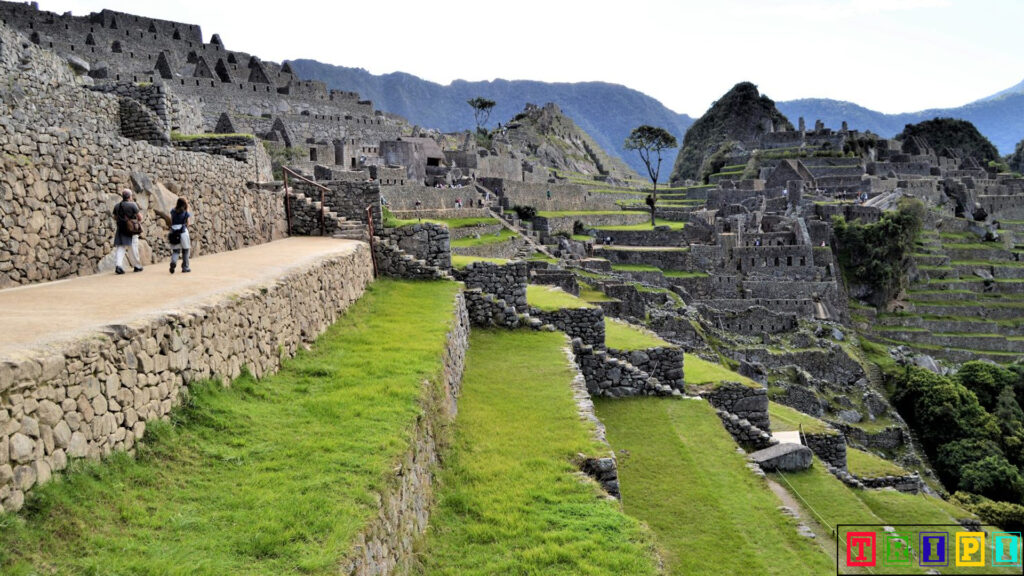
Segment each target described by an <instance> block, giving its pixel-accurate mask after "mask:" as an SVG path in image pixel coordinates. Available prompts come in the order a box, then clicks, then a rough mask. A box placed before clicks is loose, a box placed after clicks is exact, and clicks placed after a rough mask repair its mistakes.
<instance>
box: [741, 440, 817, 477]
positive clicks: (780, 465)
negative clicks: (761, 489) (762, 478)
mask: <svg viewBox="0 0 1024 576" xmlns="http://www.w3.org/2000/svg"><path fill="white" fill-rule="evenodd" d="M812 456H813V453H812V452H811V449H810V448H808V447H806V446H801V445H800V444H789V443H787V444H776V445H775V446H769V447H768V448H765V449H763V450H758V451H757V452H754V453H753V454H751V455H750V459H751V460H752V461H754V463H756V464H757V465H758V466H760V467H761V469H762V470H764V471H765V472H771V471H774V470H780V471H783V472H794V471H798V470H806V469H808V468H810V467H811V461H812V460H813V458H812Z"/></svg>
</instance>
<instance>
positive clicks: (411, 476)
mask: <svg viewBox="0 0 1024 576" xmlns="http://www.w3.org/2000/svg"><path fill="white" fill-rule="evenodd" d="M469 330H470V327H469V316H468V315H467V312H466V304H465V300H464V299H463V297H462V295H461V294H458V295H456V306H455V318H453V320H452V324H451V328H450V330H449V331H448V336H447V343H446V346H445V354H444V360H443V370H442V374H441V378H440V381H438V382H429V381H427V382H424V390H423V395H422V396H421V399H420V403H421V405H422V407H423V413H424V417H422V418H420V419H419V420H418V421H417V423H416V428H415V430H414V431H413V434H412V439H411V445H410V447H409V451H408V452H407V453H406V454H405V456H404V457H403V458H402V459H401V461H400V462H398V463H396V465H395V467H394V468H393V470H394V482H392V483H389V485H390V486H391V488H390V490H388V491H387V492H385V493H384V494H381V495H380V502H381V504H380V511H379V512H378V514H377V517H376V518H374V519H373V520H372V521H371V522H370V525H369V526H368V527H367V528H365V529H364V530H363V531H362V532H361V533H360V534H359V535H358V536H357V538H356V542H355V543H354V544H353V547H352V552H351V553H350V554H349V556H348V558H346V559H345V560H344V561H343V562H342V563H341V573H342V574H350V575H358V576H369V575H382V574H394V573H397V574H410V573H411V572H412V568H413V562H414V559H415V557H416V555H415V553H414V551H413V546H414V544H415V542H416V541H417V539H418V538H419V537H420V536H422V535H423V533H424V532H425V531H426V528H427V521H428V520H429V518H430V509H431V506H432V504H433V502H434V486H433V484H434V482H433V480H434V478H433V472H434V470H435V469H436V467H437V464H438V452H439V451H440V449H441V448H443V446H444V445H445V444H446V443H447V441H448V439H447V437H446V436H445V431H446V429H447V425H448V424H450V423H451V421H452V420H453V419H454V418H455V414H456V412H457V410H458V397H459V392H460V390H461V387H462V371H463V368H464V367H465V364H466V351H467V350H468V348H469Z"/></svg>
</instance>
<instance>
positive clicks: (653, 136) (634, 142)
mask: <svg viewBox="0 0 1024 576" xmlns="http://www.w3.org/2000/svg"><path fill="white" fill-rule="evenodd" d="M624 146H625V148H626V150H636V151H637V152H639V153H640V159H641V160H643V161H644V166H646V167H647V175H648V176H650V177H651V184H653V185H654V189H653V190H652V191H651V195H650V196H648V197H647V204H648V205H649V206H650V207H651V226H652V227H653V226H654V207H655V205H656V204H657V203H658V174H659V173H660V172H661V152H662V151H663V150H671V149H672V148H676V147H678V146H679V143H678V142H676V137H675V136H673V135H672V134H670V133H669V132H668V130H665V129H664V128H658V127H657V126H648V125H647V124H644V125H643V126H640V127H639V128H634V129H633V131H632V132H630V133H629V138H626V143H625V145H624ZM652 155H653V156H654V157H655V158H656V159H657V161H656V162H654V163H653V164H652V159H651V156H652Z"/></svg>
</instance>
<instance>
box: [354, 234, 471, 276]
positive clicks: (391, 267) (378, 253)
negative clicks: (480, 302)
mask: <svg viewBox="0 0 1024 576" xmlns="http://www.w3.org/2000/svg"><path fill="white" fill-rule="evenodd" d="M373 251H374V256H375V257H376V259H377V266H378V269H379V271H380V273H381V274H383V275H385V276H394V277H397V278H407V279H411V280H452V281H454V280H455V278H454V277H452V275H451V274H450V273H449V272H448V271H447V270H442V269H441V268H438V267H437V266H432V265H430V264H427V262H426V261H425V260H422V259H420V258H416V257H415V256H413V255H412V254H409V253H408V252H406V251H405V250H402V249H401V248H400V247H399V246H398V244H397V243H396V242H395V241H393V240H391V239H389V238H381V237H379V236H378V237H375V238H374V241H373Z"/></svg>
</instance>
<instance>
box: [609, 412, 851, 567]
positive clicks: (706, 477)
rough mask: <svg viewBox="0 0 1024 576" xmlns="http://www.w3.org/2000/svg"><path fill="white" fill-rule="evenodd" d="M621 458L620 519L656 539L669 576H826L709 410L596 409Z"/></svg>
mask: <svg viewBox="0 0 1024 576" xmlns="http://www.w3.org/2000/svg"><path fill="white" fill-rule="evenodd" d="M595 403H596V405H597V415H598V417H599V418H600V419H601V420H602V421H603V422H604V423H605V426H606V427H607V432H608V440H609V442H611V444H612V447H613V448H615V450H616V451H617V452H618V453H619V479H620V482H621V486H622V502H623V507H624V508H625V510H626V512H627V513H628V514H630V515H632V516H635V517H637V518H639V519H640V520H643V521H644V522H645V523H647V525H648V526H650V527H651V529H652V530H653V531H654V534H655V536H656V538H657V539H658V544H659V547H660V549H661V550H662V557H663V558H664V560H665V573H666V574H670V575H683V574H685V575H689V574H723V575H724V574H779V575H783V574H785V575H801V574H815V575H817V574H829V573H832V572H831V571H834V567H833V565H832V564H831V560H830V559H829V557H828V556H827V555H826V554H825V553H824V552H823V551H822V550H821V548H820V547H819V546H818V545H817V543H815V542H814V541H812V540H809V539H807V538H804V537H802V536H799V535H798V534H797V532H796V528H795V522H794V521H793V520H792V519H790V518H788V517H786V516H783V515H782V514H781V513H780V512H779V511H778V509H777V507H778V506H779V505H780V502H779V500H778V499H777V498H776V497H775V495H774V494H772V493H771V492H770V491H769V489H768V487H767V485H766V484H765V482H764V481H763V480H761V479H758V478H757V477H756V476H754V475H753V474H751V473H750V471H749V470H747V468H746V466H745V464H746V460H745V458H744V456H743V455H742V454H737V453H736V444H735V442H734V441H733V439H732V437H731V436H729V434H728V433H727V432H726V431H725V429H724V428H723V427H722V424H721V421H719V419H718V417H717V416H715V413H714V410H713V409H712V408H711V407H710V405H708V404H707V403H705V402H698V401H693V400H671V399H661V398H633V399H621V400H606V399H596V400H595Z"/></svg>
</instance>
